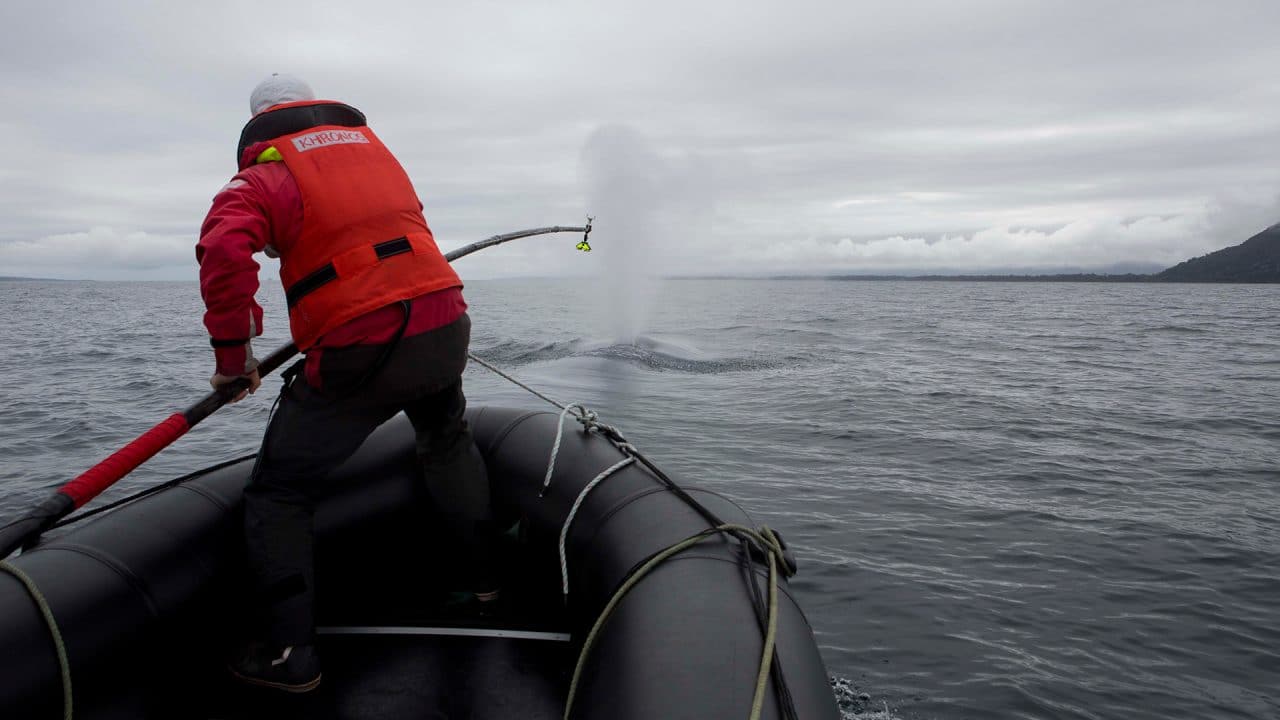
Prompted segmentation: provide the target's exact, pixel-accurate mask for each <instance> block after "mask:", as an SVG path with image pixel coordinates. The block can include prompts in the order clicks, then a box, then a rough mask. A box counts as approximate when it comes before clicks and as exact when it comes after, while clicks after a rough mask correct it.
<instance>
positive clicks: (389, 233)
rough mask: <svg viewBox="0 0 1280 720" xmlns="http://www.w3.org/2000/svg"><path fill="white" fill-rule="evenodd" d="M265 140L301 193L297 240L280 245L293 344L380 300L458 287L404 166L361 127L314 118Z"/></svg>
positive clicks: (306, 343) (309, 341)
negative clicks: (308, 123)
mask: <svg viewBox="0 0 1280 720" xmlns="http://www.w3.org/2000/svg"><path fill="white" fill-rule="evenodd" d="M312 104H315V103H291V104H290V105H291V106H297V105H312ZM344 107H345V106H344ZM299 109H302V108H299ZM266 114H267V113H264V114H263V115H266ZM271 144H272V147H274V148H275V149H276V151H277V152H278V153H279V157H280V159H281V160H282V161H283V162H284V164H285V166H286V167H288V168H289V172H290V174H291V175H293V178H294V180H296V181H297V183H298V188H299V189H300V190H301V192H302V218H303V219H302V230H301V232H300V234H299V236H298V239H297V241H296V243H294V244H292V245H291V246H290V247H277V248H276V250H277V252H279V254H280V279H281V281H282V282H283V283H284V288H285V295H286V297H287V299H288V304H289V329H290V331H291V332H292V334H293V341H294V343H295V344H297V346H298V348H299V349H301V350H306V349H308V348H309V347H311V346H312V345H314V344H315V343H316V341H317V340H319V339H320V337H321V336H323V335H324V334H325V333H327V332H329V331H330V330H332V329H334V328H336V327H338V326H339V325H342V324H343V323H346V322H348V321H350V320H353V319H355V318H357V317H360V316H361V315H364V314H366V313H368V312H371V311H373V310H377V309H378V308H380V307H383V306H386V305H390V304H392V303H395V302H398V301H400V300H408V299H411V298H415V297H418V296H419V295H425V294H426V293H430V292H434V291H436V290H443V289H445V288H450V287H460V286H461V285H462V281H461V280H460V279H459V278H458V275H457V273H455V272H454V271H453V268H452V267H450V266H449V262H448V261H447V260H445V258H444V255H442V254H441V253H440V250H439V248H437V247H436V243H435V238H434V237H433V236H432V235H431V230H430V228H428V227H427V222H426V220H425V219H424V218H423V216H422V211H421V207H420V204H419V202H418V196H417V194H416V193H415V192H414V189H413V184H412V183H411V182H410V181H409V177H408V175H406V174H405V171H404V168H402V167H401V166H400V163H399V162H397V161H396V159H395V157H394V156H392V154H391V152H390V151H389V150H387V148H386V146H384V145H383V144H382V141H380V140H379V139H378V137H377V136H376V135H374V134H373V131H372V130H370V129H369V127H368V126H367V125H359V126H344V125H316V126H313V127H309V128H306V129H304V130H301V131H298V132H293V133H290V134H287V135H282V136H280V137H277V138H274V139H273V140H272V141H271Z"/></svg>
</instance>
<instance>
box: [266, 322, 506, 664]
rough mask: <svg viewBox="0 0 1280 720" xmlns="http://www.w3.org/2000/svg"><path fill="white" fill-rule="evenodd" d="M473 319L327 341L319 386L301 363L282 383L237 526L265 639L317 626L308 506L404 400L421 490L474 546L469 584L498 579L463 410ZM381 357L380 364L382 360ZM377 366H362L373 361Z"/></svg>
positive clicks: (305, 639) (480, 464)
mask: <svg viewBox="0 0 1280 720" xmlns="http://www.w3.org/2000/svg"><path fill="white" fill-rule="evenodd" d="M470 338H471V320H470V318H468V317H467V315H465V314H464V315H462V317H460V318H459V319H458V320H456V321H454V322H453V323H451V324H449V325H446V326H444V327H441V328H438V329H435V330H430V331H427V332H425V333H420V334H418V335H414V336H412V337H407V338H403V339H401V340H400V341H399V342H398V343H396V344H395V347H394V348H392V352H391V354H390V355H389V356H386V357H385V358H384V350H385V349H386V348H385V346H380V345H353V346H351V347H347V348H340V349H326V350H325V351H324V354H323V355H322V356H321V359H320V379H321V382H320V387H319V388H313V387H311V386H310V385H309V384H308V383H307V381H306V378H305V375H304V374H302V373H299V374H298V375H297V376H296V377H295V378H294V380H293V382H292V383H290V384H289V385H288V387H287V388H286V389H285V390H284V391H283V394H282V397H281V399H280V404H279V406H278V407H277V409H276V412H275V415H274V416H273V417H272V419H271V422H270V424H269V426H268V428H267V433H266V436H265V438H264V439H263V443H262V450H261V452H260V454H259V463H258V467H257V469H256V472H255V473H254V474H253V476H252V477H251V478H250V480H249V484H248V486H247V487H246V488H245V492H244V500H245V504H244V533H245V541H246V545H247V550H248V556H249V557H248V559H249V570H250V572H251V573H252V576H253V580H254V584H255V585H256V587H255V588H254V592H255V595H254V596H255V598H256V603H257V605H258V609H259V610H260V611H261V615H260V618H261V620H262V621H263V622H264V623H265V624H266V627H265V628H262V633H263V635H264V636H263V637H259V638H258V639H260V640H266V641H269V642H272V643H277V644H280V645H305V644H310V643H311V642H312V641H313V636H314V633H315V610H314V604H315V598H314V593H313V587H314V570H313V551H312V548H313V537H312V517H313V514H314V510H315V506H316V504H317V502H318V501H319V500H320V499H322V498H324V497H325V496H326V495H328V494H329V493H330V492H331V491H332V490H333V489H334V486H333V485H332V484H331V482H330V478H329V476H330V474H331V472H332V471H333V469H334V468H336V467H337V466H338V465H339V464H341V463H342V462H343V461H344V460H346V459H347V458H348V457H350V456H351V455H352V454H353V453H354V452H355V451H356V449H357V448H359V447H360V445H361V443H363V442H364V440H365V438H367V437H368V436H369V434H370V433H372V432H373V431H374V429H375V428H377V427H378V426H379V425H381V424H382V423H384V422H386V421H387V420H388V419H390V418H391V417H393V416H394V415H395V414H396V413H398V412H400V411H402V410H403V411H404V413H405V414H406V415H408V417H409V421H410V422H411V423H412V424H413V427H414V430H415V431H416V433H417V451H418V457H419V459H420V460H421V462H422V468H423V471H424V474H425V479H426V487H427V491H428V493H429V494H430V496H431V498H432V501H433V502H434V504H435V505H436V507H437V508H438V509H439V511H440V512H442V513H443V514H444V516H445V520H444V521H445V525H446V526H447V527H448V529H449V530H451V531H452V532H453V534H454V535H455V536H456V537H457V539H458V541H459V542H460V543H462V544H463V546H464V547H466V548H467V549H468V551H469V553H470V554H471V557H472V564H473V567H474V570H475V577H473V578H472V581H473V583H474V584H475V587H473V588H471V589H473V590H476V591H486V590H492V589H494V587H495V585H496V583H495V582H494V580H493V577H492V576H491V575H490V574H489V572H490V571H491V569H492V558H491V557H489V555H490V550H491V548H492V542H493V536H494V534H495V532H494V530H493V522H492V517H491V514H490V509H489V483H488V477H487V476H486V474H485V467H484V460H483V459H482V458H481V456H480V452H479V451H478V450H477V449H476V446H475V442H474V441H473V440H472V438H471V431H470V429H469V428H468V427H467V423H466V421H465V420H463V419H462V413H463V410H465V409H466V398H465V397H464V396H463V394H462V370H463V368H464V367H465V366H466V362H467V345H468V343H469V342H470ZM380 358H383V359H384V362H383V364H382V366H381V367H377V365H378V362H379V359H380ZM371 369H372V370H374V372H373V373H372V374H371V375H370V371H371Z"/></svg>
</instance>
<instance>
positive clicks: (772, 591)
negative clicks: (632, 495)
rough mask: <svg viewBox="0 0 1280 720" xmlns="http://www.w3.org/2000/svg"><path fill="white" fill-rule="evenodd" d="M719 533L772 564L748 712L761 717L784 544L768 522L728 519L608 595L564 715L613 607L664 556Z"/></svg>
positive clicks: (580, 662)
mask: <svg viewBox="0 0 1280 720" xmlns="http://www.w3.org/2000/svg"><path fill="white" fill-rule="evenodd" d="M718 534H727V535H732V536H734V537H736V538H737V539H739V540H742V541H743V543H744V544H750V545H752V546H754V547H756V548H757V549H759V550H760V551H761V552H763V553H764V554H765V556H766V557H767V559H768V564H769V610H768V620H767V625H766V630H765V635H764V647H763V649H762V650H761V653H760V668H759V670H758V671H757V672H756V688H755V692H754V693H753V695H752V697H751V712H750V714H749V715H748V716H747V718H748V720H759V718H760V713H761V712H762V711H763V709H764V695H765V689H766V688H767V687H768V684H769V671H770V670H771V668H772V663H773V658H774V644H775V642H776V640H777V636H778V565H779V563H780V562H782V555H783V547H782V543H781V541H780V540H779V539H778V535H777V534H776V533H774V531H773V530H771V529H770V528H769V527H767V526H761V527H760V529H759V530H755V529H752V528H749V527H746V526H745V525H736V524H732V523H725V524H723V525H720V526H718V527H714V528H708V529H706V530H703V531H702V532H700V533H698V534H696V535H691V536H689V537H687V538H685V539H684V540H681V541H679V542H677V543H675V544H674V545H671V546H669V547H668V548H667V549H665V550H662V551H660V552H658V553H657V554H656V555H654V556H653V557H651V558H649V559H648V560H646V561H645V562H644V564H643V565H641V566H640V567H639V568H637V569H636V571H635V572H633V573H632V574H631V575H630V577H628V578H627V579H626V581H625V582H623V583H622V585H621V586H620V587H619V588H618V589H617V591H616V592H614V594H613V597H611V598H609V602H608V604H606V605H605V606H604V609H603V610H601V611H600V616H599V617H597V618H596V622H595V624H594V625H592V626H591V632H589V633H587V639H586V640H585V641H584V642H583V644H582V651H581V652H580V653H579V654H578V662H577V664H576V665H575V666H574V668H573V680H572V681H570V683H569V697H568V699H567V700H566V701H565V708H564V718H565V720H569V716H570V714H571V713H572V712H573V701H574V698H575V697H576V696H577V693H578V682H579V681H580V680H581V679H582V669H583V668H584V667H586V664H587V657H588V656H589V655H590V654H591V650H592V648H593V647H594V646H595V643H596V640H597V639H598V638H599V636H600V630H601V628H603V627H604V625H605V623H606V622H608V620H609V617H610V616H611V615H613V612H614V610H616V609H617V607H618V605H619V604H620V603H621V602H622V599H623V598H624V597H626V595H627V593H628V592H630V591H631V589H632V588H633V587H635V586H636V585H637V584H639V583H640V581H641V580H643V579H644V577H645V576H646V575H648V574H649V572H650V571H652V570H653V569H654V568H656V567H657V566H658V565H661V564H662V563H663V562H664V561H665V560H667V559H668V558H670V557H672V556H673V555H676V554H678V553H680V552H681V551H683V550H686V549H688V548H691V547H693V546H694V545H697V544H698V543H700V542H702V541H703V540H706V539H707V538H709V537H712V536H714V535H718Z"/></svg>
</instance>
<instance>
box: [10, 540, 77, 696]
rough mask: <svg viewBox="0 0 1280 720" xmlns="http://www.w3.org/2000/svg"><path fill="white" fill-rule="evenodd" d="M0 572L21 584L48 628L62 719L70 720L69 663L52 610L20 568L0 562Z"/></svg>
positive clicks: (34, 584)
mask: <svg viewBox="0 0 1280 720" xmlns="http://www.w3.org/2000/svg"><path fill="white" fill-rule="evenodd" d="M0 570H3V571H5V572H8V573H9V574H10V575H13V576H14V577H16V578H18V582H20V583H22V585H23V587H25V588H26V589H27V593H29V594H30V595H31V599H32V600H34V601H35V603H36V607H37V608H39V610H40V615H41V616H42V617H43V618H44V622H45V625H47V626H48V627H49V634H50V635H52V636H53V649H54V652H55V653H56V654H57V656H58V672H59V673H60V674H61V676H62V717H63V718H64V719H65V720H71V717H72V693H71V661H70V660H68V659H67V646H66V645H65V644H63V642H62V633H61V632H59V631H58V620H57V618H55V617H54V616H53V609H52V608H50V607H49V602H48V601H47V600H45V599H44V594H43V593H41V592H40V588H39V587H38V586H37V585H36V582H35V581H34V580H32V579H31V576H30V575H28V574H26V573H25V572H23V570H22V568H19V567H18V566H17V565H12V564H10V563H9V562H8V561H7V560H0Z"/></svg>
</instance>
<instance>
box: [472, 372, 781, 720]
mask: <svg viewBox="0 0 1280 720" xmlns="http://www.w3.org/2000/svg"><path fill="white" fill-rule="evenodd" d="M467 357H469V358H470V359H471V360H473V361H475V362H476V364H478V365H480V366H481V367H484V368H485V369H487V370H489V371H490V372H492V373H494V374H495V375H498V376H499V377H501V378H504V379H505V380H507V381H509V382H511V383H512V384H514V385H516V386H518V387H521V388H524V389H525V390H527V391H528V392H529V393H531V394H532V395H534V396H536V397H538V398H541V399H542V400H545V401H547V402H548V403H550V404H551V405H554V406H555V407H557V408H560V417H559V419H558V420H557V421H556V438H555V442H554V443H552V446H551V456H550V458H548V461H547V473H546V476H545V477H544V478H543V480H542V487H541V488H540V489H539V491H538V497H543V496H545V495H546V492H547V490H548V489H549V488H550V486H551V475H552V473H553V472H555V465H556V457H557V456H558V455H559V453H560V442H561V440H562V439H563V437H564V420H565V417H567V416H572V417H573V418H574V419H575V420H577V421H578V422H579V423H581V424H582V429H583V432H584V433H587V434H591V433H597V434H599V435H602V436H604V437H605V438H606V439H607V440H608V441H609V442H610V443H611V444H613V446H614V447H616V448H617V449H618V450H619V451H620V452H621V453H622V455H623V458H622V459H621V460H619V461H618V462H616V463H614V464H613V465H611V466H609V467H608V468H605V469H604V470H602V471H601V472H600V474H598V475H596V477H595V478H593V479H592V480H591V482H589V483H587V485H586V486H584V487H583V488H582V490H581V492H579V493H578V496H577V497H576V498H575V499H574V501H573V506H572V508H571V509H570V510H569V514H568V516H567V517H566V518H565V522H564V525H563V526H562V527H561V528H560V543H559V551H560V581H561V592H562V593H563V595H564V598H565V601H566V602H567V601H568V597H569V565H568V556H567V549H566V541H567V539H568V537H569V528H570V526H571V525H572V523H573V518H574V516H575V515H576V514H577V512H578V508H579V507H581V506H582V503H583V501H584V500H585V499H586V497H587V495H588V494H589V493H590V492H591V491H592V490H594V489H595V488H596V486H598V485H599V484H600V483H601V482H603V481H604V480H605V479H606V478H608V477H610V476H611V475H613V474H614V473H616V472H618V471H619V470H621V469H623V468H625V467H627V466H629V465H632V464H638V465H640V466H641V467H644V468H645V469H647V470H648V471H649V472H650V473H652V474H653V476H654V477H655V478H656V479H657V480H658V481H659V482H660V483H662V484H663V485H664V486H665V487H666V488H667V489H668V490H669V491H670V492H671V493H672V494H674V495H675V496H676V497H678V498H680V499H681V500H683V501H684V502H685V503H687V504H688V505H689V507H691V508H693V509H694V510H696V511H697V512H698V514H700V515H702V517H703V519H705V520H706V521H707V523H708V524H709V525H710V527H709V528H707V529H706V530H703V531H702V532H700V533H698V534H697V535H693V536H691V537H689V538H686V539H685V540H683V541H681V542H678V543H676V544H675V545H672V546H670V547H668V548H667V549H666V550H663V551H661V552H659V553H658V554H656V555H654V556H653V557H652V558H650V559H649V560H648V561H646V562H645V563H644V565H642V566H641V567H640V568H639V569H638V570H636V571H635V572H634V573H632V574H631V575H630V577H628V578H627V580H626V581H625V582H624V583H623V585H622V586H621V587H620V588H618V590H617V591H616V592H615V593H614V595H613V598H612V599H610V601H609V604H608V605H606V606H605V608H604V610H602V611H601V612H600V616H599V617H598V618H597V619H596V623H595V625H594V626H593V627H592V628H591V633H590V634H589V635H588V636H587V640H586V641H585V642H584V643H583V647H582V653H581V654H580V655H579V656H578V664H577V667H575V668H574V671H573V682H572V684H571V685H570V687H569V698H568V701H567V703H566V705H565V711H564V717H565V719H566V720H568V718H569V712H570V710H572V708H573V698H574V695H575V694H576V693H577V689H578V680H579V678H580V676H581V673H582V668H583V664H584V663H585V661H586V658H587V655H588V653H589V652H590V649H591V646H592V645H593V644H594V643H595V640H596V636H597V635H598V634H599V631H600V628H601V627H603V626H604V623H605V621H606V620H608V618H609V615H611V614H612V613H613V610H614V608H615V607H617V604H618V602H620V601H621V600H622V597H623V596H624V595H626V593H627V591H629V590H630V589H631V588H632V587H633V586H634V585H635V584H636V583H638V582H639V581H640V579H641V578H642V577H643V576H644V575H645V574H646V573H648V572H649V571H650V570H651V569H653V568H654V567H656V566H657V565H658V564H660V563H661V562H662V561H663V560H666V559H667V558H669V557H671V556H672V555H675V554H676V553H678V552H680V551H681V550H684V549H685V548H687V547H691V546H693V545H696V544H697V543H699V542H702V541H703V540H705V539H706V538H708V537H711V536H712V535H715V534H718V533H726V534H729V535H732V536H734V537H735V538H737V539H738V540H739V541H740V542H741V543H742V551H743V560H744V561H745V563H746V564H745V565H744V566H743V567H744V569H745V572H746V579H747V583H748V585H749V586H750V590H751V592H750V595H751V599H752V607H753V608H754V610H755V613H756V619H757V621H758V622H759V623H760V625H761V627H760V630H761V631H762V632H763V633H764V635H765V643H764V653H763V655H762V656H761V658H760V671H759V673H758V674H757V677H756V690H755V695H754V696H753V699H752V703H751V715H750V716H749V717H750V720H758V718H759V717H760V713H761V710H762V707H763V703H764V693H765V689H766V687H767V685H768V681H769V675H770V673H771V672H772V674H773V676H774V682H775V684H776V686H777V691H778V696H779V704H780V707H781V712H782V715H783V717H785V718H787V719H788V720H795V719H796V711H795V706H794V704H793V702H792V700H791V691H790V690H789V689H788V687H787V679H786V676H785V675H784V674H783V672H782V663H781V661H780V660H779V659H778V657H777V650H776V648H775V639H776V636H777V622H778V574H779V572H781V573H782V575H783V576H784V577H791V576H792V575H795V573H796V562H795V558H794V557H793V556H792V555H791V553H790V552H789V551H788V549H787V546H786V543H785V542H783V540H782V537H781V536H780V535H778V534H777V533H775V532H774V531H773V530H772V529H770V528H769V527H767V526H763V525H762V526H761V527H760V529H759V530H754V529H752V528H749V527H746V526H743V525H736V524H731V523H726V522H724V521H723V520H721V519H720V518H719V517H718V516H717V515H716V514H715V513H714V512H712V511H711V510H710V509H708V508H707V507H705V506H704V505H702V503H699V502H698V501H697V500H695V499H693V497H692V496H690V495H689V493H687V492H685V490H684V489H683V488H681V487H680V486H679V485H677V484H676V483H675V481H673V480H672V479H671V478H670V477H668V476H667V474H666V473H665V472H663V471H662V469H661V468H659V467H658V466H657V465H655V464H654V463H653V461H651V460H649V458H647V457H645V456H644V454H643V453H641V452H640V451H639V450H637V449H636V447H635V446H634V445H632V444H631V443H630V442H628V441H627V439H626V437H625V436H623V434H622V432H621V431H620V430H618V428H616V427H614V426H613V425H609V424H607V423H602V422H600V420H599V417H598V416H597V415H596V413H595V412H594V411H592V410H589V409H588V408H587V407H586V406H584V405H582V404H580V403H574V404H570V405H565V404H564V403H560V402H557V401H555V400H554V399H552V398H550V397H548V396H546V395H544V394H542V393H540V392H538V391H537V390H534V389H533V388H531V387H529V386H528V385H526V384H524V383H522V382H520V381H519V380H517V379H515V378H513V377H511V376H510V375H508V374H506V373H504V372H502V371H501V370H499V369H498V368H496V367H494V366H493V365H490V364H489V363H487V362H485V361H484V360H481V359H480V358H478V357H476V356H475V355H472V354H471V353H470V352H468V353H467ZM575 410H576V411H577V412H574V411H575ZM753 549H754V550H755V553H756V554H762V555H764V556H765V557H766V558H767V561H768V565H769V599H768V609H767V611H766V610H765V609H764V608H762V607H761V599H760V598H759V588H758V587H757V586H756V584H755V580H754V576H753V575H752V571H751V570H750V563H751V560H752V557H751V556H752V554H753V552H752V551H753Z"/></svg>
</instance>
